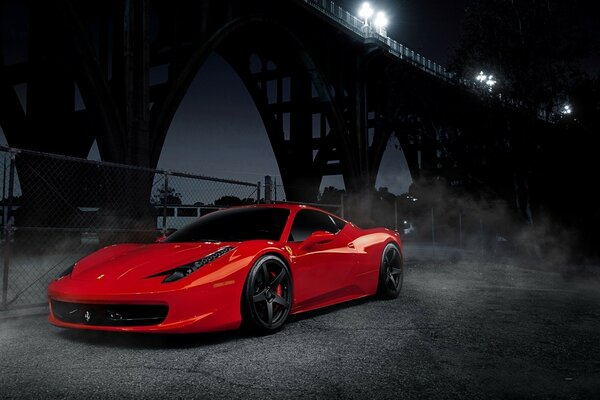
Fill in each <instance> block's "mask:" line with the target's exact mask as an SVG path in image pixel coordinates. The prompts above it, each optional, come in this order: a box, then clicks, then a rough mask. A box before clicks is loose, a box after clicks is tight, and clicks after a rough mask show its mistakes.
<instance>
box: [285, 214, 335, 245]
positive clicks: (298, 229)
mask: <svg viewBox="0 0 600 400" xmlns="http://www.w3.org/2000/svg"><path fill="white" fill-rule="evenodd" d="M342 222H343V221H342ZM339 230H340V228H339V227H338V226H337V224H336V223H335V222H334V221H333V219H332V218H331V217H330V216H329V215H327V214H325V213H322V212H319V211H315V210H301V211H299V212H298V214H296V218H295V219H294V223H293V224H292V231H291V232H290V237H289V239H288V240H289V241H290V242H302V241H304V240H305V239H306V238H307V237H309V236H310V235H311V234H312V233H313V232H316V231H327V232H331V233H337V232H338V231H339Z"/></svg>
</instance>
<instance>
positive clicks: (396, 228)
mask: <svg viewBox="0 0 600 400" xmlns="http://www.w3.org/2000/svg"><path fill="white" fill-rule="evenodd" d="M394 230H395V231H396V232H398V198H396V197H394Z"/></svg>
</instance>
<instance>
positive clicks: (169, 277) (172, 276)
mask: <svg viewBox="0 0 600 400" xmlns="http://www.w3.org/2000/svg"><path fill="white" fill-rule="evenodd" d="M233 249H235V247H232V246H225V247H221V248H220V249H219V250H217V251H215V252H214V253H210V254H209V255H207V256H205V257H202V258H201V259H199V260H197V261H194V262H191V263H189V264H185V265H182V266H181V267H177V268H173V269H170V270H168V271H165V272H161V273H159V274H155V275H152V276H149V277H148V278H155V277H157V276H166V278H165V279H164V280H163V283H169V282H175V281H178V280H180V279H181V278H185V277H186V276H188V275H189V274H191V273H192V272H194V271H196V270H198V269H200V268H202V267H203V266H205V265H206V264H209V263H211V262H213V261H215V260H216V259H217V258H219V257H221V256H222V255H224V254H226V253H229V252H230V251H232V250H233Z"/></svg>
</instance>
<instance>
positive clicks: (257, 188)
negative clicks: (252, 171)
mask: <svg viewBox="0 0 600 400" xmlns="http://www.w3.org/2000/svg"><path fill="white" fill-rule="evenodd" d="M256 204H260V181H258V182H256Z"/></svg>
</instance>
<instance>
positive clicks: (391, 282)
mask: <svg viewBox="0 0 600 400" xmlns="http://www.w3.org/2000/svg"><path fill="white" fill-rule="evenodd" d="M403 279H404V268H403V260H402V254H401V253H400V249H399V248H398V246H397V245H395V244H393V243H389V244H387V245H386V246H385V248H384V249H383V252H382V254H381V265H380V267H379V283H378V290H377V293H378V294H379V296H380V297H381V298H383V299H395V298H397V297H398V295H399V294H400V290H401V289H402V281H403Z"/></svg>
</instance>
